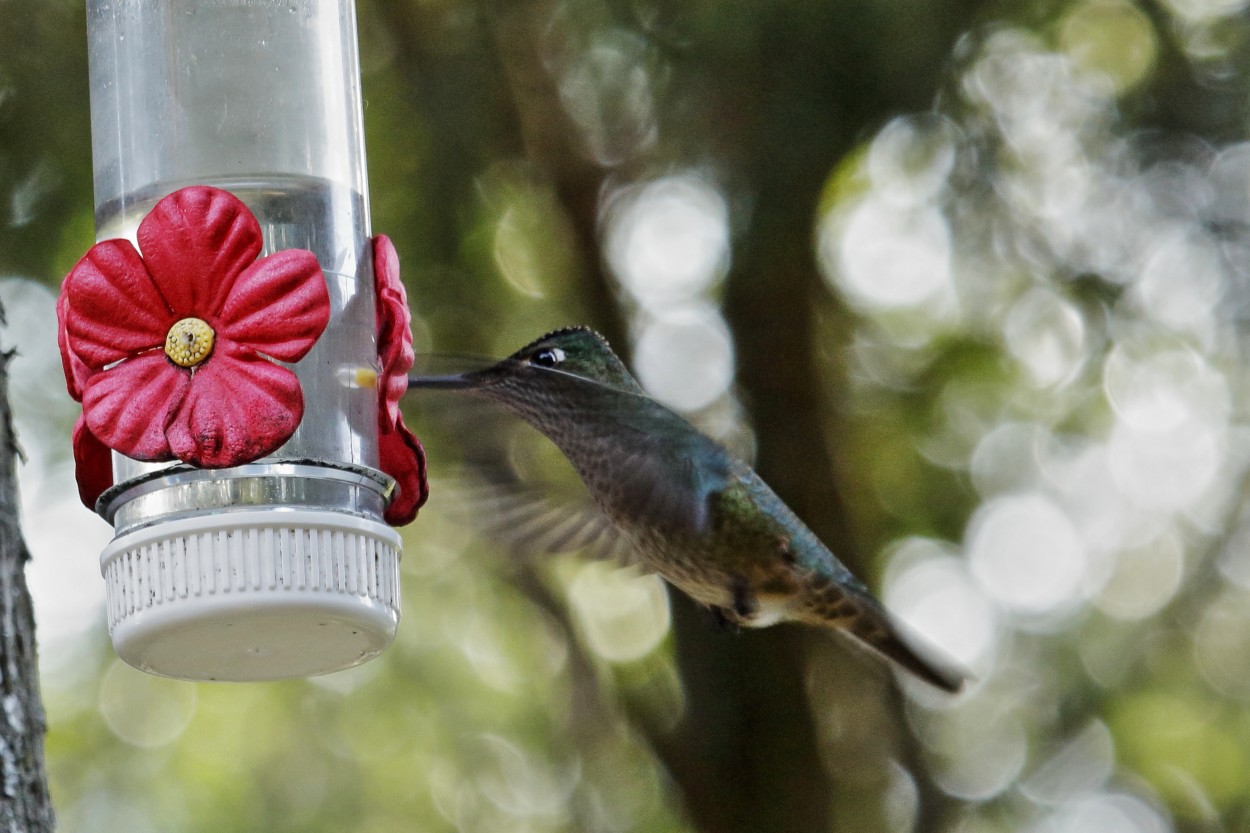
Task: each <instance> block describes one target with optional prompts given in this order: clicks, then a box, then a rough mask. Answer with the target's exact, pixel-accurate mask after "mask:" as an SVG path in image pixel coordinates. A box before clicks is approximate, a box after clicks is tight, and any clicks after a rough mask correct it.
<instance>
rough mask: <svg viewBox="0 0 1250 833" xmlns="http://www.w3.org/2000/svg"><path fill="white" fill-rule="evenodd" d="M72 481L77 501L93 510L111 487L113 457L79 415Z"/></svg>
mask: <svg viewBox="0 0 1250 833" xmlns="http://www.w3.org/2000/svg"><path fill="white" fill-rule="evenodd" d="M74 479H76V480H77V481H78V499H79V500H81V501H82V502H83V505H84V506H86V507H87V508H88V509H95V502H96V501H97V500H99V498H100V495H101V494H102V493H103V492H104V490H105V489H107V488H109V487H110V486H112V485H113V455H112V454H111V453H110V452H109V448H108V446H106V445H105V444H104V443H102V442H100V439H99V438H98V437H96V435H95V434H92V433H91V429H89V428H88V427H87V421H86V420H85V419H84V418H83V417H82V416H81V415H79V417H78V421H77V422H75V423H74Z"/></svg>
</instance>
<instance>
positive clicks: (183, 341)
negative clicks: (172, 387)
mask: <svg viewBox="0 0 1250 833" xmlns="http://www.w3.org/2000/svg"><path fill="white" fill-rule="evenodd" d="M215 335H216V333H214V332H213V328H212V327H210V326H208V322H207V321H204V320H202V319H199V318H184V319H182V320H181V321H176V322H174V326H172V327H170V328H169V335H167V336H165V355H166V356H169V360H170V361H172V362H173V363H174V364H176V365H178V366H179V367H195V366H196V365H197V364H199V363H200V362H202V361H204V360H205V359H207V358H208V354H209V353H211V352H213V337H214V336H215Z"/></svg>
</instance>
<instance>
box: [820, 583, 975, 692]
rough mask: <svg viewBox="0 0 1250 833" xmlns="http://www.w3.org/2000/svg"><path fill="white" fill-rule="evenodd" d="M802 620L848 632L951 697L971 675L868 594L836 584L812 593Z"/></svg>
mask: <svg viewBox="0 0 1250 833" xmlns="http://www.w3.org/2000/svg"><path fill="white" fill-rule="evenodd" d="M807 595H808V598H807V599H806V602H807V603H806V604H805V605H804V607H805V611H804V614H803V615H801V616H800V617H798V618H800V619H802V620H805V621H808V622H811V623H814V624H822V625H826V626H831V627H834V628H837V629H839V630H842V631H845V632H846V633H848V634H850V635H851V636H853V637H854V638H855V640H856V641H858V642H859V643H861V644H862V645H864V646H865V647H866V648H868V649H870V650H871V651H873V652H874V653H877V654H880V655H881V656H883V657H885V658H886V659H888V660H890V661H891V662H893V663H895V664H896V665H898V666H899V667H900V668H902V669H903V670H905V671H907V672H908V673H910V674H912V675H914V676H916V677H919V678H920V679H922V680H924V681H925V682H927V683H929V684H930V685H933V686H936V687H937V688H940V689H941V690H943V691H947V692H950V693H952V694H954V693H956V692H958V691H959V690H960V689H961V688H962V687H963V684H964V681H965V680H967V679H968V676H969V675H968V673H967V672H966V671H965V670H964V669H962V668H960V667H958V665H956V663H955V662H954V661H953V660H950V659H948V658H945V657H943V656H941V654H940V653H939V651H938V649H937V648H934V647H932V646H930V645H928V644H927V643H926V642H925V640H924V639H923V638H921V637H919V636H917V635H915V634H914V633H912V631H911V629H910V628H908V627H907V626H906V625H904V624H902V623H901V622H898V621H897V620H896V619H895V618H894V617H892V616H890V614H889V613H887V612H886V611H885V610H884V609H883V608H882V607H881V605H880V604H879V603H878V602H877V601H876V599H874V598H872V596H870V595H868V592H867V591H866V590H862V591H861V590H858V589H850V588H844V587H841V586H839V585H837V584H835V583H833V582H830V583H828V584H825V585H824V586H823V587H821V588H820V589H818V590H815V591H812V590H809V592H808V594H807Z"/></svg>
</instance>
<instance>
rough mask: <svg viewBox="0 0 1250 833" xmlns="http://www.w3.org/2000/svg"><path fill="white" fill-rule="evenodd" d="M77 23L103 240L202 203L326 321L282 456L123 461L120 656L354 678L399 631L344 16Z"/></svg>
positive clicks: (263, 7) (186, 668) (117, 8)
mask: <svg viewBox="0 0 1250 833" xmlns="http://www.w3.org/2000/svg"><path fill="white" fill-rule="evenodd" d="M87 22H88V45H89V58H90V81H91V124H92V146H93V155H94V156H93V160H94V170H95V206H96V208H95V218H96V230H97V239H100V240H103V239H108V238H117V237H126V238H129V239H131V240H132V241H134V239H135V231H136V229H137V228H138V225H139V222H140V221H141V220H142V219H143V217H144V216H145V215H146V214H147V213H148V211H149V210H150V209H151V208H152V206H153V205H154V204H155V203H156V201H157V200H159V199H160V198H161V197H163V196H165V195H166V194H169V193H170V192H172V191H175V190H177V189H179V188H182V187H184V186H187V185H192V184H201V185H213V186H216V187H218V188H223V189H225V190H227V191H230V192H231V193H233V194H234V195H235V196H237V197H238V198H240V199H241V200H242V201H243V202H244V203H245V204H247V206H248V207H249V208H250V209H251V210H252V212H253V213H254V214H255V215H256V217H257V219H258V220H259V221H260V225H261V229H262V231H263V234H264V241H265V249H264V254H268V253H270V252H272V251H276V250H280V249H289V248H301V249H309V250H311V251H312V252H313V253H314V254H315V255H316V256H317V259H318V261H319V262H320V264H321V268H322V270H323V272H324V274H325V277H326V281H327V283H328V287H329V294H330V304H331V318H330V323H329V325H328V327H327V328H326V330H325V332H324V334H323V335H322V336H321V338H320V339H319V340H318V342H317V344H316V346H315V347H314V348H313V350H312V351H311V352H310V353H309V354H308V355H307V356H306V357H305V358H303V359H302V360H301V361H299V362H298V363H297V364H295V365H294V366H293V368H294V370H295V372H296V375H297V376H298V377H299V380H300V384H301V385H302V387H303V391H304V401H305V413H304V417H303V421H302V422H301V424H300V426H299V428H298V429H297V430H296V432H295V434H294V435H293V436H292V437H291V439H290V441H289V442H287V444H286V445H284V446H283V447H282V448H280V449H279V450H278V451H277V452H276V453H275V454H274V455H272V456H271V457H268V458H265V459H263V460H260V461H257V462H255V463H252V464H250V465H246V466H240V467H237V468H234V469H225V470H216V471H209V470H200V469H195V468H192V467H189V466H185V465H181V464H168V463H166V464H148V463H140V462H137V461H134V460H131V459H128V458H126V457H124V456H121V455H119V454H116V453H115V454H114V455H113V456H114V464H113V468H114V481H115V483H116V484H117V485H115V486H114V487H113V488H112V489H111V490H109V491H108V492H106V493H105V494H104V495H103V496H102V497H101V499H100V503H99V505H98V507H97V509H98V511H100V513H101V514H102V515H103V516H104V517H105V518H106V519H107V520H109V521H110V522H112V523H113V524H114V526H115V529H116V533H117V537H116V538H115V539H114V541H113V543H112V544H110V546H109V548H108V549H106V550H105V552H104V554H103V555H102V557H101V558H102V568H103V571H104V574H105V580H106V584H107V586H108V591H109V594H110V597H109V624H110V629H111V630H112V633H113V638H114V644H115V646H116V647H117V650H118V653H119V654H120V655H121V656H122V657H123V658H124V659H126V660H127V661H129V662H131V663H132V664H134V665H137V666H139V667H141V668H144V669H145V670H150V671H153V672H154V673H158V674H166V675H169V676H177V677H187V678H195V679H209V678H211V679H259V678H272V677H281V676H295V675H302V674H311V673H321V672H324V671H331V670H335V669H337V668H341V667H345V666H348V665H352V664H355V663H357V662H360V661H363V660H364V659H367V658H369V657H370V656H373V655H374V654H376V653H378V652H379V651H381V649H382V648H383V647H385V645H386V644H387V643H388V642H389V641H390V639H391V638H392V637H393V635H394V632H395V628H396V625H397V621H398V596H397V592H398V591H397V588H398V582H397V572H396V571H397V560H398V557H399V539H398V536H397V535H395V533H394V531H393V530H391V529H390V528H389V527H387V526H386V525H385V524H383V523H382V521H381V515H382V511H383V509H384V507H385V501H386V498H387V495H388V494H389V491H390V489H391V487H392V483H391V481H390V479H389V478H387V477H386V476H385V475H383V474H382V473H381V472H380V471H378V468H377V464H378V449H377V404H376V396H377V393H376V391H375V390H374V389H373V388H370V387H365V386H362V385H361V384H360V382H359V380H361V379H367V378H369V374H360V373H357V372H356V370H357V369H358V368H362V367H363V368H370V367H372V368H376V366H377V358H376V355H377V351H376V343H375V333H374V327H375V311H374V291H373V277H372V275H373V272H372V263H371V258H370V242H369V238H370V228H369V208H368V197H367V185H366V176H365V156H364V141H363V129H362V114H361V98H360V69H359V58H358V53H357V45H356V21H355V8H354V4H353V2H352V0H282V2H273V0H163V2H152V0H88V2H87ZM227 600H228V602H229V604H222V602H224V601H227ZM267 605H268V607H266V606H267ZM175 609H176V610H175ZM170 611H174V612H175V613H176V615H169V613H170ZM327 629H331V630H333V631H335V633H336V636H335V637H334V638H327V637H326V634H327ZM327 646H329V647H327Z"/></svg>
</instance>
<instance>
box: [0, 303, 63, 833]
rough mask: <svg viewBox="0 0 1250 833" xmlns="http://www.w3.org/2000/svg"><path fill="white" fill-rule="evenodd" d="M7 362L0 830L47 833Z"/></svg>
mask: <svg viewBox="0 0 1250 833" xmlns="http://www.w3.org/2000/svg"><path fill="white" fill-rule="evenodd" d="M3 319H4V310H3V309H2V308H0V322H2V321H3ZM12 356H13V353H11V352H10V353H5V352H0V704H2V705H3V707H4V718H3V719H2V720H0V830H5V831H22V832H23V833H45V832H46V833H50V832H51V831H52V829H53V827H54V819H53V814H52V801H51V798H50V797H49V795H48V777H47V774H46V773H45V771H44V765H43V734H44V727H45V722H44V712H43V701H42V699H41V698H40V696H39V668H38V662H37V658H36V651H35V617H34V611H33V609H32V606H31V600H30V592H29V591H28V590H27V588H26V575H25V569H26V562H27V561H28V560H29V558H30V555H29V554H28V553H27V551H26V544H25V542H24V541H23V540H22V533H21V529H20V527H19V525H18V500H17V475H16V470H15V469H16V459H17V455H18V446H17V438H16V437H15V436H14V434H13V422H12V419H11V414H10V412H9V397H8V363H9V359H11V358H12Z"/></svg>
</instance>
